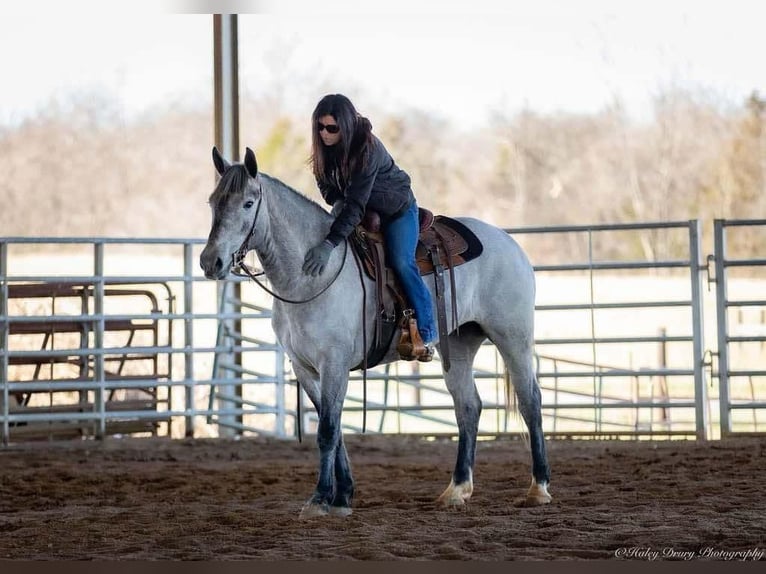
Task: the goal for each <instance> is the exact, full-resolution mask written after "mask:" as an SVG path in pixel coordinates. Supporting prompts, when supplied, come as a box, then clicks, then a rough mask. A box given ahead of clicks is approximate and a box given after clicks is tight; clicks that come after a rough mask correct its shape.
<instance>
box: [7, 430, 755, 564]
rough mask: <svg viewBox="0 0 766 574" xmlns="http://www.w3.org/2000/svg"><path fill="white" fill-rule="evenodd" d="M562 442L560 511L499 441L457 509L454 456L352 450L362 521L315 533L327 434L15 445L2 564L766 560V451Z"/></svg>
mask: <svg viewBox="0 0 766 574" xmlns="http://www.w3.org/2000/svg"><path fill="white" fill-rule="evenodd" d="M548 444H549V455H550V462H551V467H552V473H553V479H552V484H551V488H550V491H551V494H552V495H553V497H554V502H553V504H551V505H549V506H547V507H541V508H531V509H529V508H516V507H515V506H514V505H513V501H514V499H516V498H518V497H520V496H522V495H523V494H524V493H525V492H526V488H527V486H528V484H529V480H530V479H529V474H530V470H529V469H530V466H529V465H530V462H529V456H528V453H527V451H526V448H525V446H524V445H523V443H520V442H519V441H515V440H510V439H499V440H495V441H486V442H482V443H480V444H479V449H478V454H477V466H476V471H475V483H474V486H475V490H474V495H473V498H472V499H471V501H470V504H469V506H468V507H467V508H466V509H465V510H461V511H454V510H443V509H440V508H437V507H436V506H435V504H434V501H435V499H436V498H437V496H438V495H439V494H440V493H441V492H442V490H443V489H444V488H445V487H446V486H447V484H448V483H449V480H450V473H451V470H452V466H453V464H454V458H455V448H456V445H455V443H453V442H451V441H449V440H446V439H445V440H437V441H426V440H423V439H420V438H416V437H398V436H397V437H394V436H385V437H384V436H350V437H348V439H347V445H348V450H349V454H350V457H351V463H352V466H353V470H354V475H355V478H356V483H357V491H356V500H355V510H354V514H353V515H352V516H351V517H349V518H346V519H342V518H335V517H332V518H322V519H315V520H311V521H302V520H299V519H298V513H299V511H300V508H301V506H302V504H303V502H304V501H305V500H306V499H307V498H308V497H309V495H310V493H311V491H312V488H313V485H314V478H315V475H316V459H317V457H316V448H315V446H314V441H313V437H310V438H309V439H307V440H304V442H303V444H298V443H297V442H289V441H287V442H285V441H275V440H260V439H245V440H242V441H224V440H197V441H169V440H140V439H131V440H116V439H110V440H108V441H106V442H105V443H98V442H71V443H55V444H31V445H16V446H11V447H8V448H5V449H0V559H8V558H10V559H130V560H133V559H170V560H190V559H194V560H200V559H201V560H250V559H290V560H304V559H312V560H313V559H356V560H368V559H371V560H396V559H402V560H418V559H419V560H423V559H457V560H513V559H562V558H563V559H591V558H600V559H611V558H614V557H615V554H616V553H617V554H618V555H622V556H623V557H624V558H634V559H641V560H644V559H647V558H648V557H652V554H651V553H652V552H656V553H658V556H657V557H658V558H660V559H661V558H662V554H663V553H665V554H666V556H665V557H666V558H667V557H671V556H670V555H669V552H671V551H672V552H678V553H680V552H692V553H694V558H695V559H699V558H700V557H703V554H704V553H705V552H706V551H705V549H706V548H710V549H713V550H712V551H713V552H714V553H717V554H713V555H709V556H708V557H717V558H722V557H725V555H724V554H722V553H725V552H733V551H740V550H741V551H747V550H751V551H752V550H754V549H756V548H759V549H760V550H761V551H764V550H766V518H764V517H766V496H764V492H766V458H765V457H764V454H765V453H764V451H765V450H766V439H757V438H756V439H736V440H727V441H724V442H710V443H707V444H702V443H694V442H682V441H673V442H658V443H650V442H640V443H636V442H590V441H587V442H586V441H575V442H572V441H549V443H548ZM669 549H672V550H669ZM708 552H710V551H708ZM679 557H680V555H676V556H675V558H679ZM761 559H763V557H762V558H761Z"/></svg>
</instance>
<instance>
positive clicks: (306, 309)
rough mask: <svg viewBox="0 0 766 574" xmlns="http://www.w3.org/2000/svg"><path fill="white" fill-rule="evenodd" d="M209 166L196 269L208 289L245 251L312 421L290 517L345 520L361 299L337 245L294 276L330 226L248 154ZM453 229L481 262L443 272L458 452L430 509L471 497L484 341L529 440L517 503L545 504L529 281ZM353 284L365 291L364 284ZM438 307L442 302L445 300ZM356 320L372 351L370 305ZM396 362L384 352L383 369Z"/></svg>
mask: <svg viewBox="0 0 766 574" xmlns="http://www.w3.org/2000/svg"><path fill="white" fill-rule="evenodd" d="M213 163H214V164H215V167H216V169H217V170H218V173H220V174H221V179H220V181H219V182H218V185H217V186H216V188H215V190H214V191H213V193H212V195H211V196H210V200H209V203H210V206H211V208H212V210H213V225H212V229H211V230H210V236H209V237H208V240H207V245H206V246H205V249H204V250H203V251H202V254H201V256H200V265H201V267H202V269H203V270H204V272H205V277H207V278H208V279H224V278H226V277H227V276H228V274H229V272H230V270H231V268H232V265H234V264H236V263H237V261H238V260H239V259H240V258H241V256H242V255H243V254H244V253H246V252H247V251H249V250H255V252H256V254H257V255H258V259H259V260H260V263H261V265H262V267H263V270H264V272H265V274H266V276H267V277H268V279H269V281H270V282H271V285H272V288H273V289H274V293H276V294H277V295H278V296H279V297H278V298H276V299H275V301H274V307H273V315H272V317H273V318H272V325H273V327H274V332H275V333H276V335H277V338H278V339H279V342H280V344H281V345H282V346H283V347H284V349H285V352H286V353H287V355H288V357H289V358H290V360H291V361H292V364H293V369H294V370H295V374H296V375H297V377H298V380H299V382H300V385H301V387H302V388H303V389H304V390H305V391H306V394H307V395H308V396H309V399H310V400H311V402H312V403H313V404H314V407H315V408H316V410H317V413H318V415H319V427H318V431H317V442H318V445H319V456H320V461H319V479H318V481H317V485H316V489H315V490H314V494H313V495H312V496H311V498H310V499H309V500H308V501H307V502H306V504H305V505H304V506H303V509H302V510H301V517H304V518H308V517H313V516H323V515H326V514H334V515H341V516H343V515H348V514H350V513H351V502H352V499H353V495H354V480H353V478H352V476H351V467H350V465H349V460H348V455H347V453H346V447H345V445H344V443H343V436H342V433H341V412H342V409H343V401H344V399H345V396H346V390H347V388H348V375H349V371H350V369H351V368H353V366H354V365H359V364H361V363H362V359H363V357H364V355H365V354H366V353H367V349H365V348H363V343H362V340H363V337H362V325H363V319H362V305H363V302H364V299H363V294H362V286H361V284H360V274H359V270H358V268H357V265H356V262H355V260H354V256H353V253H351V248H350V246H349V244H348V242H346V244H345V246H339V247H338V248H336V249H335V251H333V253H332V256H331V258H330V261H329V263H328V265H327V268H326V270H325V272H324V274H323V275H322V276H320V277H319V278H311V277H308V276H306V275H304V274H303V273H302V271H301V266H302V264H303V259H304V256H305V254H306V251H307V250H308V249H309V248H311V247H312V246H313V245H315V244H316V243H317V242H319V241H320V240H321V238H322V237H324V236H325V235H326V234H327V232H328V230H329V228H330V224H331V223H332V221H333V218H332V216H331V215H330V214H329V213H328V212H327V211H325V210H324V209H323V208H322V207H321V206H320V205H319V204H317V203H315V202H314V201H312V200H310V199H308V198H307V197H305V196H303V195H302V194H300V193H299V192H297V191H295V190H294V189H292V188H290V187H288V186H287V185H285V184H284V183H282V182H281V181H279V180H277V179H274V178H272V177H270V176H268V175H266V174H264V173H259V172H258V166H257V163H256V159H255V154H254V153H253V152H252V150H250V149H249V148H248V149H247V152H246V154H245V161H244V163H241V164H240V163H235V164H229V162H227V161H226V160H225V159H224V158H223V157H221V155H220V154H219V152H218V150H217V149H216V148H213ZM460 221H461V222H462V223H463V224H465V225H466V226H467V227H469V228H470V229H471V230H472V231H473V232H474V233H475V234H476V236H477V237H478V238H479V239H480V240H481V242H482V243H483V245H484V251H483V253H482V255H481V256H480V257H479V258H477V259H475V260H473V261H470V262H468V263H465V264H464V265H462V266H460V267H458V268H456V269H455V290H456V293H457V307H458V309H457V317H458V322H457V324H452V325H450V326H449V332H451V333H452V334H451V335H449V346H450V354H451V368H450V370H449V372H445V373H444V380H445V382H446V384H447V388H448V389H449V392H450V394H451V395H452V399H453V401H454V404H455V413H456V417H457V424H458V429H459V442H458V453H457V462H456V464H455V470H454V472H453V473H452V480H451V482H450V484H449V486H448V487H447V489H446V490H445V491H444V493H443V494H442V495H441V496H440V497H439V499H438V500H439V502H440V503H441V504H443V505H444V506H450V507H459V506H463V505H465V503H466V501H467V500H468V499H469V498H470V496H471V494H472V492H473V466H474V456H475V453H476V433H477V430H478V425H479V415H480V413H481V400H480V398H479V394H478V392H477V390H476V384H475V381H474V379H473V372H472V365H473V359H474V357H475V355H476V352H477V351H478V349H479V346H480V345H481V344H482V342H483V341H484V340H486V339H487V338H489V339H490V340H491V341H492V342H493V343H494V344H495V346H496V347H497V348H498V350H499V351H500V353H501V355H502V357H503V359H504V361H505V364H506V368H507V370H508V372H509V374H510V378H511V381H512V382H513V388H514V391H515V394H516V398H517V401H518V407H519V410H520V411H521V415H522V417H523V418H524V421H525V422H526V424H527V427H528V429H529V441H530V447H531V451H532V485H531V487H530V488H529V491H528V492H527V495H526V498H525V499H523V500H522V502H523V504H526V505H529V506H535V505H541V504H547V503H549V502H550V501H551V497H550V495H549V494H548V483H549V480H550V470H549V468H548V462H547V457H546V452H545V440H544V437H543V430H542V415H541V411H540V390H539V387H538V385H537V380H536V378H535V372H534V367H533V360H532V359H533V355H532V347H533V341H534V337H533V316H534V299H535V282H534V274H533V270H532V267H531V266H530V264H529V261H528V260H527V257H526V255H525V254H524V253H523V251H522V250H521V248H520V247H519V245H518V244H517V243H516V242H515V241H514V240H513V239H512V238H511V237H509V236H508V234H507V233H505V232H504V231H502V230H501V229H498V228H497V227H493V226H491V225H489V224H487V223H484V222H482V221H478V220H476V219H470V218H460ZM363 280H364V281H367V282H368V283H369V279H367V277H366V276H365V277H364V279H363ZM427 283H428V284H430V283H432V281H427ZM446 283H449V282H446ZM372 287H373V286H372V285H371V284H368V285H367V286H366V290H367V292H368V293H372V292H373V288H372ZM447 289H449V287H447ZM446 300H447V301H450V295H449V292H448V293H447V295H446ZM364 312H365V313H366V327H367V330H368V333H367V337H366V339H367V340H368V341H372V340H373V330H374V318H375V317H374V316H375V309H374V303H373V302H372V301H368V305H367V308H366V310H365V311H364ZM450 314H451V313H448V315H450ZM458 326H459V327H460V329H459V331H456V327H458ZM395 339H396V338H395ZM437 350H438V345H437ZM397 359H398V355H397V353H396V341H394V343H393V344H392V348H391V349H390V350H389V352H388V353H387V354H386V356H385V358H384V362H391V361H395V360H397Z"/></svg>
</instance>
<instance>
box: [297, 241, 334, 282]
mask: <svg viewBox="0 0 766 574" xmlns="http://www.w3.org/2000/svg"><path fill="white" fill-rule="evenodd" d="M333 249H335V245H333V244H332V243H331V242H330V241H328V240H327V239H325V240H324V241H322V243H320V244H319V245H317V246H316V247H312V248H311V249H309V250H308V253H306V258H305V259H304V260H303V272H304V273H305V274H306V275H311V276H312V277H316V276H317V275H321V274H322V272H323V271H324V268H325V267H327V262H328V261H329V260H330V254H331V253H332V250H333Z"/></svg>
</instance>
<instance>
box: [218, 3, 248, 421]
mask: <svg viewBox="0 0 766 574" xmlns="http://www.w3.org/2000/svg"><path fill="white" fill-rule="evenodd" d="M213 43H214V48H213V60H214V62H213V65H214V84H215V89H214V100H215V102H214V103H215V143H216V146H217V147H218V149H219V150H220V151H221V153H222V154H223V156H224V157H225V158H227V159H229V160H230V161H239V63H238V27H237V15H236V14H214V15H213ZM226 291H227V290H226V289H219V290H218V294H219V297H221V298H222V300H221V302H222V305H221V311H222V312H223V313H240V312H241V306H240V305H239V301H241V298H242V289H241V287H240V285H239V284H237V285H234V286H233V289H232V292H233V297H232V301H234V303H227V302H226ZM226 321H227V322H229V324H230V325H231V329H230V332H234V333H241V332H242V325H241V321H239V320H237V321H233V320H231V319H226ZM230 363H231V364H237V365H241V364H242V357H241V353H232V357H231V361H230ZM226 376H227V377H228V376H232V375H231V372H230V371H227V375H226ZM238 376H240V377H241V374H240V375H238ZM241 394H242V391H241V385H239V386H237V387H235V386H233V385H225V384H221V385H219V393H218V396H219V397H220V398H221V399H223V403H224V404H223V405H222V406H223V409H224V410H228V409H229V408H230V407H231V406H233V405H235V404H239V403H238V401H236V400H231V401H226V400H225V399H226V397H230V398H231V399H237V398H239V396H241ZM219 422H220V423H223V424H219V426H218V429H219V434H220V435H224V434H225V435H228V436H231V435H233V434H236V433H237V432H239V431H234V430H233V427H232V424H234V423H241V422H242V421H241V419H240V420H237V417H235V416H233V415H221V416H219ZM235 426H236V425H235Z"/></svg>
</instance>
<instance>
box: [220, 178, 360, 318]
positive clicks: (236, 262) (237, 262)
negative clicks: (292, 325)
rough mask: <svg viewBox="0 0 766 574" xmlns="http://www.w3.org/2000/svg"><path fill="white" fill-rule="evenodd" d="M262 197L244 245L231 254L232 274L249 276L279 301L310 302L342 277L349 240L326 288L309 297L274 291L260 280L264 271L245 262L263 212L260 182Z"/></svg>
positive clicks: (298, 303) (292, 302)
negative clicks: (284, 294) (257, 269)
mask: <svg viewBox="0 0 766 574" xmlns="http://www.w3.org/2000/svg"><path fill="white" fill-rule="evenodd" d="M258 191H259V192H260V196H261V198H260V199H259V200H258V207H257V208H256V209H255V217H253V224H252V225H251V226H250V232H249V233H248V234H247V237H245V240H244V241H243V242H242V245H240V246H239V249H237V250H236V251H235V252H234V253H232V255H231V272H232V274H234V275H236V276H237V277H249V278H250V279H252V280H253V281H254V282H255V284H256V285H258V287H260V288H261V289H263V290H264V291H266V293H268V294H269V295H271V296H272V297H274V298H275V299H278V300H279V301H282V302H283V303H291V304H293V305H301V304H303V303H308V302H309V301H313V300H314V299H316V298H317V297H319V296H320V295H321V294H322V293H324V292H325V291H327V290H328V289H329V288H330V286H331V285H332V284H333V283H335V280H336V279H337V278H338V277H340V273H341V271H343V267H345V265H346V255H348V240H345V241H344V242H343V259H342V260H341V264H340V267H338V271H337V272H336V273H335V275H334V276H333V278H332V280H331V281H330V282H329V283H328V284H327V285H325V286H324V288H323V289H322V290H321V291H319V292H318V293H316V294H315V295H312V296H311V297H309V298H308V299H300V300H298V299H288V298H286V297H282V296H281V295H278V294H276V293H274V291H272V290H271V289H269V288H268V287H266V286H265V285H264V284H263V283H261V282H260V281H258V277H260V276H261V275H265V272H264V271H256V270H254V269H253V268H252V267H250V266H249V265H248V264H247V263H245V261H244V259H245V255H247V252H248V251H249V250H250V249H249V248H248V245H249V243H250V240H251V239H252V238H253V235H255V224H256V222H257V221H258V214H259V213H260V212H261V204H262V203H263V186H261V185H260V184H259V189H258Z"/></svg>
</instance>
